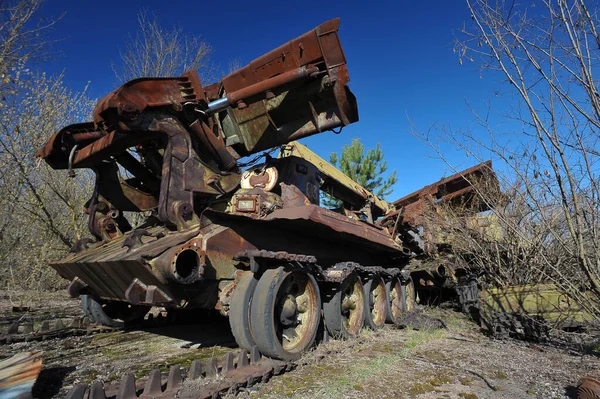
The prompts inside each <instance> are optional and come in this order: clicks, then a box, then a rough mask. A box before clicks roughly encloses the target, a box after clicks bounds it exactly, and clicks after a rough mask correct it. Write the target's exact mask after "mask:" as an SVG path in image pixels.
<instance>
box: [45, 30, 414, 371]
mask: <svg viewBox="0 0 600 399" xmlns="http://www.w3.org/2000/svg"><path fill="white" fill-rule="evenodd" d="M338 28H339V20H338V19H334V20H331V21H328V22H326V23H324V24H322V25H320V26H318V27H316V28H315V29H313V30H311V31H309V32H307V33H305V34H304V35H302V36H300V37H298V38H296V39H294V40H292V41H290V42H288V43H287V44H284V45H282V46H281V47H279V48H277V49H275V50H273V51H271V52H269V53H267V54H265V55H263V56H261V57H259V58H257V59H256V60H254V61H252V62H251V63H250V64H248V65H247V66H245V67H243V68H241V69H239V70H237V71H235V72H233V73H231V74H230V75H228V76H226V77H225V78H223V79H222V80H220V81H219V82H217V83H214V84H210V85H207V86H203V84H202V83H201V81H200V79H199V77H198V75H197V73H196V72H195V71H189V72H186V73H184V74H183V75H182V76H180V77H167V78H140V79H136V80H133V81H130V82H128V83H125V84H124V85H123V86H121V87H120V88H118V89H117V90H115V91H113V92H112V93H110V94H108V95H107V96H106V97H104V98H103V99H101V100H100V101H99V102H98V104H97V106H96V108H95V110H94V120H93V121H92V122H87V123H80V124H75V125H70V126H67V127H65V128H63V129H62V130H60V131H59V132H57V133H56V134H54V135H52V136H51V137H50V138H49V139H48V141H47V143H46V144H45V146H44V147H42V148H41V149H39V150H38V151H37V153H36V155H37V156H38V157H40V158H42V159H44V160H45V161H46V162H47V164H48V165H50V166H51V167H52V168H54V169H60V170H68V171H69V173H70V174H73V173H74V171H75V170H77V169H80V168H87V169H90V170H92V171H93V173H94V175H95V186H94V190H93V193H91V197H90V199H89V201H88V202H87V204H86V209H85V212H86V213H87V214H88V215H89V223H88V226H89V231H90V235H91V236H90V237H89V238H86V239H83V240H80V241H79V242H77V243H76V245H74V246H73V248H72V249H71V251H70V252H69V254H68V255H67V256H66V257H65V258H63V259H61V260H58V261H55V262H53V263H52V264H51V265H50V266H51V267H53V268H54V269H55V270H56V271H57V272H58V273H59V274H60V275H61V276H62V277H63V278H65V279H67V280H69V281H70V284H69V286H68V291H69V293H70V295H72V296H73V297H81V300H82V307H83V309H84V311H85V312H86V313H87V314H88V316H89V317H90V318H91V319H92V320H95V321H96V322H99V323H103V324H107V325H111V326H122V325H123V324H124V323H128V322H131V321H133V320H136V319H139V318H142V317H144V315H145V314H146V313H147V312H148V310H149V309H150V308H151V307H152V306H158V307H164V308H166V309H168V310H188V309H211V310H216V311H218V312H220V313H221V314H222V315H223V316H225V317H228V318H229V322H230V324H231V329H232V332H233V334H234V336H235V338H236V341H237V343H238V344H239V346H240V347H243V348H250V347H252V346H255V345H256V346H258V348H259V349H260V351H261V352H262V353H263V354H265V355H267V356H270V357H274V358H280V359H285V360H290V359H296V358H298V357H299V356H301V354H302V353H303V352H304V351H306V350H307V349H308V348H310V347H311V346H312V345H313V344H314V342H315V339H316V336H317V332H318V331H319V330H320V327H321V326H324V327H325V331H327V332H328V333H329V334H330V335H332V336H336V337H349V336H353V335H356V334H358V332H359V330H360V328H361V327H362V326H363V325H367V326H369V327H371V328H379V327H381V326H382V325H383V324H384V323H385V322H386V321H387V322H391V323H397V322H398V320H399V318H400V316H401V314H402V312H404V311H406V310H407V309H410V308H411V307H412V304H413V302H414V288H411V286H412V282H411V280H410V277H409V275H408V274H406V273H403V268H404V267H405V266H406V265H407V264H408V262H409V261H410V259H411V258H412V257H414V256H415V255H416V254H418V253H419V251H421V250H422V246H421V245H419V240H418V239H416V237H417V235H416V233H415V232H414V231H413V230H412V229H411V227H410V226H409V225H408V224H407V223H406V222H405V221H404V220H403V218H402V216H401V215H400V214H398V213H397V212H395V206H394V205H393V204H388V203H386V202H385V201H383V200H381V199H379V198H377V197H376V196H375V195H373V194H372V193H370V192H368V191H367V190H366V189H365V188H363V187H361V186H360V185H358V184H357V183H356V182H354V181H352V180H351V179H350V178H348V177H347V176H345V175H343V174H342V173H341V172H340V171H338V170H337V169H335V168H334V167H333V166H332V165H330V164H328V163H327V162H326V161H324V160H323V159H321V158H319V157H318V156H317V155H316V154H314V153H313V152H312V151H310V150H309V149H308V148H306V147H305V146H303V145H301V144H300V143H298V142H297V140H300V139H302V138H304V137H307V136H310V135H314V134H321V133H323V132H326V131H329V130H333V129H341V128H342V127H344V126H347V125H349V124H351V123H355V122H357V121H358V108H357V103H356V99H355V97H354V95H353V94H352V92H351V91H350V89H349V87H348V81H349V77H348V71H347V68H346V58H345V56H344V52H343V50H342V47H341V44H340V40H339V37H338ZM275 150H279V155H278V156H276V157H275V156H272V155H273V154H274V151H275ZM252 156H253V157H254V158H252V159H250V157H252ZM257 162H261V163H260V164H258V163H257ZM323 191H325V192H327V193H329V194H330V195H333V196H334V197H335V198H338V199H339V200H340V201H342V203H343V204H344V206H343V209H339V210H330V209H326V208H324V207H322V206H320V203H321V195H322V192H323ZM131 214H137V215H143V220H144V221H143V223H141V224H139V225H137V226H132V223H131V221H130V220H131V219H130V218H128V216H129V215H131ZM407 293H408V294H407Z"/></svg>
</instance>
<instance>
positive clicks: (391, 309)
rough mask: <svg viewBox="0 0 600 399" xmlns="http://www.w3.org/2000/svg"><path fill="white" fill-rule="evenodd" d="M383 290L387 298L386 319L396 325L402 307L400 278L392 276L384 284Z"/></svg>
mask: <svg viewBox="0 0 600 399" xmlns="http://www.w3.org/2000/svg"><path fill="white" fill-rule="evenodd" d="M385 291H386V293H387V299H388V302H387V303H388V309H387V315H386V321H387V322H388V323H393V324H394V325H398V323H399V322H400V317H401V316H402V309H403V308H404V304H403V299H402V285H401V284H400V280H399V279H398V278H396V277H394V278H392V279H391V280H390V281H388V282H387V283H386V284H385Z"/></svg>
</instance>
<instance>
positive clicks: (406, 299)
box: [402, 278, 417, 313]
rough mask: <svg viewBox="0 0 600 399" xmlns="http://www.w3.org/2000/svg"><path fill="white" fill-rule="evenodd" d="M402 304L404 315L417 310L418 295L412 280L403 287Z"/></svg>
mask: <svg viewBox="0 0 600 399" xmlns="http://www.w3.org/2000/svg"><path fill="white" fill-rule="evenodd" d="M402 302H403V307H402V313H410V312H413V311H414V310H415V306H416V304H417V295H416V291H415V284H414V283H413V281H412V278H411V279H409V280H408V283H406V284H403V285H402Z"/></svg>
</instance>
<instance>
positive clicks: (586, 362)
mask: <svg viewBox="0 0 600 399" xmlns="http://www.w3.org/2000/svg"><path fill="white" fill-rule="evenodd" d="M12 300H13V301H12V303H11V302H10V300H8V299H7V298H6V297H3V299H2V300H0V311H1V313H0V315H1V316H0V328H3V327H5V326H6V325H7V323H8V320H14V319H16V318H19V317H20V316H21V314H13V313H12V312H11V310H12V306H13V305H17V306H18V305H20V306H30V312H29V314H30V316H31V317H32V318H33V319H34V320H36V321H39V320H41V319H43V318H49V317H50V318H52V317H71V316H73V315H77V314H80V310H79V307H78V306H79V305H78V301H77V300H72V299H68V298H67V297H66V296H65V295H63V294H53V295H52V296H50V297H46V298H45V299H38V300H35V299H28V300H26V301H23V302H18V301H17V302H18V303H16V304H15V300H14V298H12ZM424 312H425V313H426V314H429V315H431V316H434V317H438V318H440V319H442V320H443V321H444V322H445V324H446V325H447V326H448V328H447V329H424V330H421V331H415V330H411V329H403V330H399V329H395V328H392V327H386V328H384V329H382V330H380V331H375V332H373V331H367V330H364V331H363V332H362V333H361V335H360V336H359V337H358V338H356V339H353V340H349V341H338V340H332V341H330V342H329V343H326V344H322V345H320V346H319V347H318V348H317V349H316V350H314V351H311V352H309V353H308V354H306V355H305V356H304V357H303V359H302V361H301V362H302V363H301V364H300V366H299V367H298V368H297V369H296V370H294V371H292V372H289V373H286V374H284V375H283V376H279V377H275V378H274V379H272V380H271V381H270V382H268V383H266V384H260V385H257V386H255V387H253V388H250V389H248V390H247V391H245V392H242V393H241V394H240V395H239V396H240V397H245V398H280V397H289V398H459V399H460V398H463V399H475V398H571V397H574V390H575V387H576V385H577V382H578V380H579V379H580V378H581V377H583V376H585V375H592V376H595V377H600V357H599V355H598V354H597V353H594V352H592V353H587V354H586V353H582V352H577V351H573V350H569V349H557V348H553V347H550V346H542V345H537V344H532V343H526V342H521V341H516V340H510V339H509V340H496V339H492V338H489V337H487V336H485V335H484V334H482V333H481V332H480V331H479V328H478V327H477V326H476V325H475V324H474V323H472V322H471V321H470V320H468V319H467V318H465V317H464V316H463V315H461V314H458V313H455V312H452V311H448V310H440V309H426V310H425V311H424ZM234 347H235V343H234V340H233V337H232V335H231V332H230V330H229V326H228V323H227V321H226V320H225V319H219V318H214V317H199V319H198V320H196V322H195V323H194V324H189V325H180V326H177V327H166V326H165V327H153V328H147V329H143V330H131V331H119V332H110V333H101V334H96V335H92V336H80V337H71V338H65V339H51V340H47V341H40V342H30V343H15V344H10V345H0V359H2V358H6V357H9V356H11V355H13V354H14V353H18V352H23V351H33V350H41V351H43V352H44V354H43V371H42V373H41V374H40V377H39V379H38V383H37V384H36V387H35V388H34V397H37V398H52V397H64V395H65V394H66V392H67V391H68V389H69V388H70V387H71V386H73V384H75V383H78V382H87V383H89V382H92V381H94V380H97V379H99V380H102V381H105V382H115V381H117V380H119V379H120V378H121V376H122V375H123V374H125V373H128V372H132V373H134V374H135V375H136V376H139V377H142V376H145V375H147V374H148V372H149V370H151V369H152V368H155V367H160V368H161V369H163V370H167V369H168V367H169V366H170V365H172V364H179V365H181V366H183V367H187V366H189V364H190V363H191V362H192V360H194V359H206V358H209V357H220V356H222V355H223V354H225V353H226V352H228V351H231V350H232V349H231V348H234Z"/></svg>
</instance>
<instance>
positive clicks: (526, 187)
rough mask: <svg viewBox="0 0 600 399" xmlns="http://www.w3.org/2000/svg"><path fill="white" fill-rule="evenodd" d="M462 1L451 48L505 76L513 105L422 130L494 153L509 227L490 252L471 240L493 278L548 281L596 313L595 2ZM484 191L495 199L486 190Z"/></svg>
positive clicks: (433, 140) (598, 41)
mask: <svg viewBox="0 0 600 399" xmlns="http://www.w3.org/2000/svg"><path fill="white" fill-rule="evenodd" d="M466 3H467V6H468V8H469V10H470V12H471V22H470V23H469V24H468V25H466V26H465V27H464V28H463V29H462V30H461V35H460V37H459V38H458V40H457V42H456V47H455V50H456V51H457V53H458V54H459V57H460V60H461V63H463V61H464V60H468V61H472V62H474V63H475V64H476V65H478V66H479V67H480V68H481V72H480V73H488V74H490V75H491V76H501V77H502V78H503V79H504V81H505V82H506V84H507V93H505V94H498V95H505V96H506V97H507V100H508V101H510V103H511V105H512V107H511V109H512V111H511V112H510V113H509V114H504V115H496V114H494V112H493V109H491V108H489V107H488V108H487V109H485V110H484V111H483V112H478V111H477V110H476V109H475V108H472V111H473V113H474V115H475V117H476V120H477V122H478V129H477V131H476V132H473V131H471V130H459V131H456V130H451V129H449V128H447V127H434V128H432V129H430V130H429V131H428V132H416V135H417V136H418V137H420V138H421V139H423V140H425V141H427V142H428V143H430V144H431V145H432V147H434V148H435V149H436V150H437V151H438V154H439V155H440V156H441V157H443V153H442V152H441V151H440V149H439V143H440V140H444V141H446V142H450V143H452V144H453V145H454V146H456V147H457V148H460V149H462V150H463V151H465V152H466V153H467V154H468V155H470V156H471V157H474V158H476V159H479V160H480V161H481V160H484V159H485V158H488V157H490V156H491V157H492V158H494V159H495V160H496V161H497V162H496V165H497V166H499V168H498V169H499V171H500V172H501V173H500V174H499V176H500V178H501V180H502V183H503V188H504V190H505V191H506V192H507V193H508V194H509V196H510V202H509V203H508V205H505V206H503V207H499V206H495V207H494V215H495V216H496V217H497V219H498V223H500V225H501V227H502V230H503V232H504V233H503V234H504V238H503V239H502V240H500V242H501V244H502V246H503V248H498V247H497V246H496V249H495V254H494V250H492V251H491V252H490V248H492V249H493V246H489V245H483V244H481V245H479V249H477V248H476V247H477V244H478V242H479V243H485V241H484V240H481V237H480V236H479V238H475V239H473V240H470V241H469V243H470V244H472V245H474V247H471V248H470V249H469V251H472V252H474V253H478V254H479V255H481V258H480V259H481V261H482V262H491V263H488V264H487V265H486V269H487V270H488V271H491V272H492V273H493V275H494V276H495V277H496V279H497V283H498V284H503V283H504V284H515V283H523V282H539V281H542V280H543V281H552V282H554V283H555V284H557V285H558V287H560V289H562V290H563V291H565V292H567V293H569V295H570V296H572V297H574V298H576V299H577V300H578V302H579V304H580V305H581V306H583V307H584V308H585V309H586V310H588V311H590V312H591V313H592V314H594V315H596V317H598V316H600V237H599V232H600V187H599V177H600V153H599V151H598V142H599V139H600V135H599V133H598V132H599V131H600V130H599V129H600V94H599V91H598V81H597V80H596V79H595V75H597V73H598V63H599V61H600V54H599V53H598V47H599V46H600V35H599V34H598V32H597V28H596V27H597V26H598V25H599V22H600V20H599V19H598V17H597V14H596V10H590V9H589V8H588V6H587V4H586V3H585V2H584V1H583V0H576V1H572V2H571V1H566V0H544V1H542V2H536V3H534V4H533V5H531V6H530V5H529V3H527V4H524V3H518V2H516V1H493V2H492V1H486V0H466ZM536 4H537V5H538V7H535V5H536ZM540 4H541V5H542V7H539V6H540ZM499 119H500V120H501V121H502V123H503V125H502V124H500V123H499V121H498V120H499ZM503 126H505V127H506V128H503ZM482 132H486V133H487V134H482ZM498 161H499V162H498ZM480 194H481V195H482V197H483V198H487V199H488V200H489V201H490V202H492V198H490V197H489V196H486V193H485V192H481V193H480ZM471 233H472V232H471ZM471 233H469V234H471ZM466 240H467V241H468V238H467V239H466ZM500 253H502V256H501V257H500V256H499V254H500ZM584 292H586V293H585V294H584ZM590 293H591V295H590Z"/></svg>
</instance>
